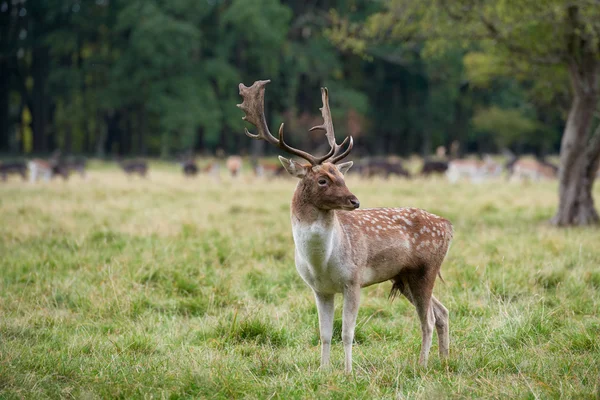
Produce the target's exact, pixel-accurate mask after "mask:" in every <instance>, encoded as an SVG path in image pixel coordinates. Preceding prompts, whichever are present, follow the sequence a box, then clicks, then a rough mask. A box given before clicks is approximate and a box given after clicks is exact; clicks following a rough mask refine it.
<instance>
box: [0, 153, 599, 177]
mask: <svg viewBox="0 0 600 400" xmlns="http://www.w3.org/2000/svg"><path fill="white" fill-rule="evenodd" d="M117 163H118V165H119V167H120V168H121V169H122V170H123V172H124V173H125V174H126V175H127V176H133V175H138V176H140V177H146V176H147V174H148V171H149V164H148V162H147V161H146V160H144V159H132V160H117ZM251 164H252V169H253V172H254V175H255V176H256V177H268V178H275V177H282V176H285V169H284V167H283V166H281V165H275V164H272V163H267V162H259V161H257V160H254V159H253V160H252V162H251ZM179 165H180V167H181V169H182V172H183V175H184V176H186V177H194V176H196V175H198V174H206V175H208V176H212V177H214V178H216V179H218V177H219V175H220V171H221V164H220V162H219V161H218V160H217V161H212V162H209V163H208V164H206V165H205V166H203V167H200V166H199V165H198V164H197V163H196V160H195V158H194V157H186V158H184V159H183V161H180V162H179ZM224 165H225V168H226V170H227V171H228V173H229V174H230V176H232V177H237V176H239V175H240V174H241V171H242V165H243V160H242V158H241V157H240V156H230V157H228V158H227V159H226V160H225V162H224ZM28 173H29V179H30V181H31V182H36V181H38V180H44V181H49V180H51V179H52V178H54V177H61V178H62V179H63V180H67V179H68V178H69V176H70V175H71V174H72V173H78V174H79V175H80V176H81V177H82V178H85V176H86V160H85V158H81V157H79V158H78V157H71V158H61V157H60V155H58V156H57V155H56V153H55V154H54V155H53V156H52V157H50V158H49V159H47V160H44V159H40V158H36V159H32V160H30V161H28V162H25V161H10V162H0V179H1V180H2V181H5V180H6V179H7V178H8V176H9V175H19V176H20V177H21V178H22V179H23V180H26V179H27V176H28ZM353 173H355V174H358V175H360V176H361V177H362V178H366V179H369V178H374V177H382V178H389V177H391V176H396V177H403V178H407V179H411V178H413V177H414V176H418V177H424V178H426V177H430V176H432V175H440V176H446V177H447V179H448V180H449V181H450V182H452V183H454V182H457V181H459V180H461V179H467V180H470V181H471V182H474V183H478V182H482V181H485V180H488V179H492V178H497V177H499V176H501V175H502V174H505V175H506V177H507V179H509V180H511V181H517V182H520V181H541V180H549V179H555V178H557V177H558V167H557V166H556V165H554V164H552V163H551V162H549V161H547V160H546V159H544V158H534V159H531V158H520V157H516V156H511V157H509V158H508V161H506V162H505V163H504V165H502V164H501V163H499V162H497V161H495V160H494V159H493V158H492V157H490V156H484V157H483V159H450V160H428V159H426V160H425V161H424V162H423V166H422V168H421V170H420V172H419V173H418V174H416V175H413V174H411V173H410V172H409V170H408V169H407V168H405V166H404V165H403V164H402V162H401V161H400V160H399V159H397V158H392V159H386V158H365V159H362V160H360V161H358V162H356V163H355V164H354V168H353ZM598 177H600V169H599V170H598Z"/></svg>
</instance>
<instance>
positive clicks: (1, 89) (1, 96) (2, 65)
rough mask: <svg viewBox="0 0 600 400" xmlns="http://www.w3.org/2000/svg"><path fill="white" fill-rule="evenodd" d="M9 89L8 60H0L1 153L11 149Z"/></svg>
mask: <svg viewBox="0 0 600 400" xmlns="http://www.w3.org/2000/svg"><path fill="white" fill-rule="evenodd" d="M9 89H10V70H9V65H8V60H5V59H2V58H0V152H5V151H8V149H9V136H10V121H9V117H10V116H9V95H10V90H9Z"/></svg>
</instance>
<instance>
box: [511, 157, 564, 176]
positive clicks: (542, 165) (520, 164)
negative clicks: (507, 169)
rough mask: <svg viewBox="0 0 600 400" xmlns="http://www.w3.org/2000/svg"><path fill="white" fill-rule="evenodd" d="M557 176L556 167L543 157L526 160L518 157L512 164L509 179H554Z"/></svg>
mask: <svg viewBox="0 0 600 400" xmlns="http://www.w3.org/2000/svg"><path fill="white" fill-rule="evenodd" d="M557 176H558V167H557V166H556V165H554V164H552V163H550V162H548V161H546V160H545V159H536V160H527V159H522V158H519V159H517V160H515V162H514V163H513V165H512V170H511V173H510V179H513V180H517V181H520V180H530V181H539V180H542V179H554V178H556V177H557Z"/></svg>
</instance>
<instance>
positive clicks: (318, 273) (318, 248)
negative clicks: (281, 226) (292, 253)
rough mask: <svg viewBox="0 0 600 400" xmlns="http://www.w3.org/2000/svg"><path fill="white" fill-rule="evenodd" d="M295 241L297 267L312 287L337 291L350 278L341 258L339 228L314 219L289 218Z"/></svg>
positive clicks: (331, 291)
mask: <svg viewBox="0 0 600 400" xmlns="http://www.w3.org/2000/svg"><path fill="white" fill-rule="evenodd" d="M292 232H293V235H294V243H295V245H296V269H297V270H298V273H299V274H300V276H301V277H302V279H304V281H305V282H306V283H307V284H308V285H309V286H310V287H311V288H313V289H314V290H316V291H319V292H323V293H339V292H341V291H342V290H343V287H344V282H345V281H346V280H347V279H348V278H349V271H348V270H347V266H345V265H344V263H343V262H342V260H341V257H340V254H339V252H338V250H339V237H338V235H339V234H338V232H337V231H336V230H335V229H334V227H333V226H332V224H327V223H324V222H323V221H316V222H314V223H311V224H305V223H301V222H298V221H296V222H292Z"/></svg>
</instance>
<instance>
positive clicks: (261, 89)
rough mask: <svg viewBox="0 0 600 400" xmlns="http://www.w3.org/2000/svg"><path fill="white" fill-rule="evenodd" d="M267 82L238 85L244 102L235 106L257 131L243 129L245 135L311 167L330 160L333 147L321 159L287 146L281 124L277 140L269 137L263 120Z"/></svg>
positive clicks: (267, 128) (269, 133)
mask: <svg viewBox="0 0 600 400" xmlns="http://www.w3.org/2000/svg"><path fill="white" fill-rule="evenodd" d="M269 82H271V81H270V80H266V81H256V82H254V83H253V84H252V86H250V87H247V86H245V85H244V84H243V83H240V86H239V88H240V95H241V96H242V98H243V99H244V101H243V102H242V104H238V105H237V106H238V107H239V108H241V109H242V111H244V113H245V114H246V115H245V116H244V117H242V119H243V120H245V121H248V122H250V123H251V124H252V125H254V126H256V128H257V129H258V133H257V134H256V135H254V134H252V133H250V132H249V131H248V129H246V128H244V131H245V132H246V135H247V136H248V137H250V138H252V139H258V140H261V139H262V140H265V141H267V142H269V143H271V144H272V145H275V146H277V147H279V148H280V149H282V150H285V151H286V152H288V153H290V154H293V155H296V156H298V157H301V158H304V159H305V160H306V161H308V162H309V163H310V164H311V165H318V164H321V163H322V162H323V161H325V160H326V159H328V158H330V157H331V156H332V155H333V153H334V151H335V149H334V148H333V147H332V148H331V150H330V151H329V153H327V154H326V155H324V156H322V157H315V156H313V155H311V154H308V153H307V152H305V151H302V150H298V149H295V148H293V147H291V146H289V145H288V144H287V143H285V141H284V140H283V123H282V124H281V126H280V127H279V139H277V138H275V137H274V136H273V135H271V132H270V131H269V127H268V126H267V120H266V118H265V86H266V85H267V83H269Z"/></svg>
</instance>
